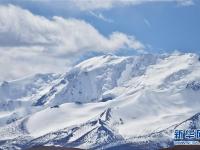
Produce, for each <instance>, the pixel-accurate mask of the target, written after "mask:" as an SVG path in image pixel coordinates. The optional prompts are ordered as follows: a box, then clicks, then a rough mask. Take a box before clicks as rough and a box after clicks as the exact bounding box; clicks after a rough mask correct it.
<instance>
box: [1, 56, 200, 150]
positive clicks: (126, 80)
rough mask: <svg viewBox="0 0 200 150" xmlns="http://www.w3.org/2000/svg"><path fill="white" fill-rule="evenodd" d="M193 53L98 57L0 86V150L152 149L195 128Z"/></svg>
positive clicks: (198, 84)
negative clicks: (49, 148) (38, 149)
mask: <svg viewBox="0 0 200 150" xmlns="http://www.w3.org/2000/svg"><path fill="white" fill-rule="evenodd" d="M199 97H200V60H199V56H198V55H196V54H191V53H186V54H181V53H173V54H163V55H152V54H143V55H140V56H130V57H119V56H113V55H104V56H98V57H94V58H91V59H88V60H86V61H83V62H81V63H80V64H78V65H76V66H74V67H73V68H72V69H71V70H70V71H68V72H66V73H65V74H60V75H59V74H37V75H35V76H29V77H26V78H23V79H19V80H16V81H10V82H6V81H4V82H1V83H0V108H1V109H0V149H25V148H29V147H32V146H36V145H56V146H63V147H79V148H86V149H119V148H122V149H125V148H126V149H147V147H148V149H159V148H162V147H169V146H171V145H173V131H174V130H175V129H179V128H180V129H182V128H186V129H187V128H190V127H191V124H192V125H193V126H195V127H196V128H198V127H199V124H200V122H199V112H200V107H199V105H200V100H199Z"/></svg>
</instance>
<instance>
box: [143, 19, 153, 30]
mask: <svg viewBox="0 0 200 150" xmlns="http://www.w3.org/2000/svg"><path fill="white" fill-rule="evenodd" d="M144 23H145V24H146V26H147V27H149V28H150V27H151V23H150V22H149V20H148V19H146V18H144Z"/></svg>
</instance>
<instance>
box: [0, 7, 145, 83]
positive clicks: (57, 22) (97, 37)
mask: <svg viewBox="0 0 200 150" xmlns="http://www.w3.org/2000/svg"><path fill="white" fill-rule="evenodd" d="M123 48H128V49H133V50H140V49H143V48H144V45H143V44H142V43H141V42H140V41H138V40H136V39H135V37H134V36H130V35H126V34H124V33H121V32H117V31H116V32H113V33H111V34H110V35H109V36H104V35H102V34H101V33H100V32H99V31H98V30H97V29H96V28H95V27H93V26H92V25H91V24H89V23H88V22H86V21H84V20H78V19H73V18H68V19H64V18H62V17H58V16H55V17H53V18H51V19H47V18H45V17H43V16H39V15H34V14H32V13H31V12H30V11H28V10H25V9H22V8H20V7H17V6H14V5H8V6H2V5H1V6H0V59H1V60H4V61H0V67H1V66H5V65H6V66H7V67H6V68H7V69H9V67H10V69H11V68H12V67H13V66H12V65H14V64H16V63H17V64H18V65H15V70H18V71H17V73H16V76H19V75H20V74H21V75H24V74H29V73H36V72H37V71H38V72H41V67H42V68H46V69H44V70H45V72H52V70H54V69H55V66H56V64H55V62H59V65H60V67H63V66H66V63H67V60H66V59H68V60H69V59H70V60H72V59H73V60H74V59H76V57H78V56H80V55H81V54H84V53H86V52H88V51H96V52H113V51H116V50H119V49H123ZM13 55H14V56H13ZM61 56H62V58H61ZM64 56H65V57H64ZM27 59H28V60H29V61H27V62H26V61H24V60H27ZM37 59H38V60H39V61H36V60H37ZM39 62H40V63H39ZM19 64H20V65H19ZM28 64H29V65H28ZM51 65H52V66H51ZM32 66H34V68H35V69H34V72H32V71H31V69H27V68H28V67H29V68H30V67H32ZM46 66H48V68H47V67H46ZM60 67H58V68H60ZM1 68H3V67H1ZM19 68H23V70H22V71H21V72H20V69H19ZM37 68H38V69H37ZM56 70H57V69H56ZM9 72H10V71H9V70H6V71H5V70H3V69H2V70H0V73H1V74H6V76H12V77H14V76H15V75H14V73H13V72H12V75H11V74H10V75H9ZM2 76H3V75H2ZM0 80H2V79H0Z"/></svg>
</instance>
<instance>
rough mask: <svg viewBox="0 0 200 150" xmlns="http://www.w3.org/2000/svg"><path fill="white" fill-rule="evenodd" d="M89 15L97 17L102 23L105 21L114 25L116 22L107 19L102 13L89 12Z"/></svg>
mask: <svg viewBox="0 0 200 150" xmlns="http://www.w3.org/2000/svg"><path fill="white" fill-rule="evenodd" d="M89 13H90V14H91V15H92V16H94V17H96V18H98V19H100V20H102V21H105V22H108V23H113V22H114V21H113V20H112V19H109V18H107V17H105V16H104V15H103V14H102V13H95V12H93V11H89Z"/></svg>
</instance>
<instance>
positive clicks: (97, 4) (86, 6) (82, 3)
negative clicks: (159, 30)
mask: <svg viewBox="0 0 200 150" xmlns="http://www.w3.org/2000/svg"><path fill="white" fill-rule="evenodd" d="M71 2H72V3H74V4H75V5H76V6H77V7H78V8H79V9H80V10H82V11H85V10H99V9H111V8H113V7H123V6H134V5H140V4H144V3H152V2H154V3H157V2H159V3H169V2H171V3H172V2H173V3H176V4H178V5H181V6H190V5H193V4H194V1H193V0H71Z"/></svg>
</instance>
